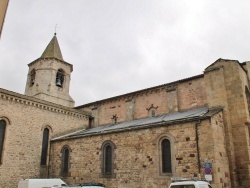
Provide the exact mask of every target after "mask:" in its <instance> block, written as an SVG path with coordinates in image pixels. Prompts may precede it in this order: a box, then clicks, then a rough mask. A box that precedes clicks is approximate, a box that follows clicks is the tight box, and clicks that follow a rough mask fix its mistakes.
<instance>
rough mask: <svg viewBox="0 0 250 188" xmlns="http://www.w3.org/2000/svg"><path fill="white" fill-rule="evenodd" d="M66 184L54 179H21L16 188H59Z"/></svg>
mask: <svg viewBox="0 0 250 188" xmlns="http://www.w3.org/2000/svg"><path fill="white" fill-rule="evenodd" d="M61 186H67V184H66V183H65V182H64V181H62V180H61V179H59V178H55V179H22V180H20V181H19V183H18V188H47V187H61Z"/></svg>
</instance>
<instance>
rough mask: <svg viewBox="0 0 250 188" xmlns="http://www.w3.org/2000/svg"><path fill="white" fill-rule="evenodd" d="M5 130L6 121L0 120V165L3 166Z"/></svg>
mask: <svg viewBox="0 0 250 188" xmlns="http://www.w3.org/2000/svg"><path fill="white" fill-rule="evenodd" d="M5 129H6V122H5V121H4V120H0V164H2V156H3V144H4V135H5Z"/></svg>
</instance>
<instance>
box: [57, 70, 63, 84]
mask: <svg viewBox="0 0 250 188" xmlns="http://www.w3.org/2000/svg"><path fill="white" fill-rule="evenodd" d="M63 82H64V71H63V70H62V69H59V70H58V71H57V73H56V86H58V87H63Z"/></svg>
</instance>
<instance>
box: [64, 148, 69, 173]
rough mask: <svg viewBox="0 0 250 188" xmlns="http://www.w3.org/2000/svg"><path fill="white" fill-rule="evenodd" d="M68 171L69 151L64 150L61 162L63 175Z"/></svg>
mask: <svg viewBox="0 0 250 188" xmlns="http://www.w3.org/2000/svg"><path fill="white" fill-rule="evenodd" d="M68 171H69V149H68V148H66V149H65V150H64V160H63V173H68Z"/></svg>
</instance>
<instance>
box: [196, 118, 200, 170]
mask: <svg viewBox="0 0 250 188" xmlns="http://www.w3.org/2000/svg"><path fill="white" fill-rule="evenodd" d="M200 123H201V120H200V119H198V120H197V121H196V122H195V138H196V150H197V161H198V169H199V174H200V173H201V161H200V150H199V134H198V125H199V124H200Z"/></svg>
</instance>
